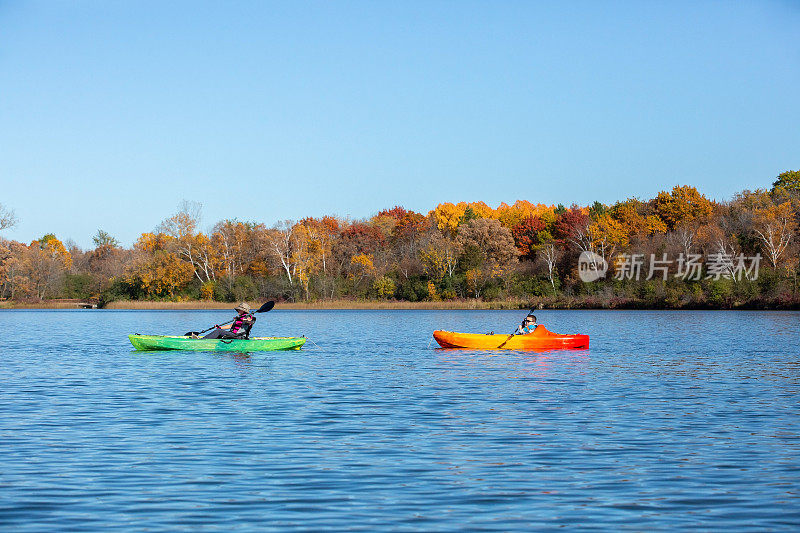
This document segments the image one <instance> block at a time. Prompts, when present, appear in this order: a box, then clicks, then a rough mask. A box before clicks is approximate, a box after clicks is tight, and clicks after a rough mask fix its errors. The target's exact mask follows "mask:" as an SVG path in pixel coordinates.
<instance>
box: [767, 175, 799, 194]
mask: <svg viewBox="0 0 800 533" xmlns="http://www.w3.org/2000/svg"><path fill="white" fill-rule="evenodd" d="M776 189H785V190H787V191H793V192H795V193H800V170H787V171H786V172H781V173H780V174H778V178H777V179H776V180H775V181H774V182H773V184H772V190H773V192H774V191H775V190H776Z"/></svg>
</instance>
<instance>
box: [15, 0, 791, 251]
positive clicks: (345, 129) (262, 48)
mask: <svg viewBox="0 0 800 533" xmlns="http://www.w3.org/2000/svg"><path fill="white" fill-rule="evenodd" d="M798 28H800V2H793V1H778V0H776V1H762V2H756V1H752V2H727V1H721V2H672V1H670V2H667V1H664V2H590V1H587V2H532V1H531V2H523V1H519V2H485V1H484V2H454V1H453V2H449V1H448V2H445V1H424V2H422V1H420V2H310V3H305V2H281V3H268V2H218V3H204V2H197V1H194V2H100V1H97V2H51V1H44V2H9V1H5V2H4V1H2V0H0V190H2V194H1V195H0V203H2V204H4V205H5V206H6V207H8V208H11V209H14V210H15V211H16V213H17V216H18V217H19V219H20V224H19V225H18V227H17V228H15V229H13V230H10V231H9V230H6V231H4V232H3V236H4V237H7V238H13V239H18V240H23V241H30V240H31V239H33V238H35V237H39V236H41V235H42V234H44V233H47V232H55V233H56V234H57V235H58V236H59V237H60V238H62V239H73V240H74V241H76V242H77V243H78V244H79V245H81V246H84V247H88V246H90V244H91V237H92V235H94V234H95V233H96V231H97V229H98V228H103V229H104V230H106V231H108V232H110V233H111V234H113V235H115V236H117V237H118V238H119V239H120V240H121V241H122V242H123V243H124V244H126V245H128V244H131V243H132V242H133V241H134V240H135V238H136V237H137V236H138V235H139V234H140V233H141V232H143V231H150V230H152V229H153V228H154V227H155V226H156V225H157V224H158V223H159V222H160V221H161V220H162V219H163V218H165V217H167V216H169V215H171V214H172V213H174V212H175V210H176V208H177V206H178V204H179V203H180V202H181V200H184V199H186V200H192V201H198V202H201V203H202V204H203V213H204V217H203V223H204V226H211V225H212V224H213V223H214V222H216V221H218V220H221V219H224V218H234V217H235V218H239V219H240V220H256V221H260V222H265V223H267V224H273V223H275V222H276V221H278V220H282V219H297V218H301V217H303V216H308V215H312V216H321V215H324V214H337V215H341V216H348V215H349V216H351V217H356V218H357V217H364V216H369V215H371V214H374V213H375V212H377V211H378V210H380V209H382V208H385V207H391V206H393V205H398V204H399V205H403V206H405V207H407V208H410V209H415V210H418V211H422V212H427V211H428V210H429V209H431V208H433V207H434V206H435V205H436V204H437V203H439V202H443V201H460V200H484V201H486V202H487V203H489V204H490V205H496V204H498V203H499V202H501V201H506V202H513V201H514V200H516V199H526V200H531V201H534V202H544V203H569V202H572V201H575V202H578V203H584V204H585V203H589V202H592V201H594V200H600V201H602V202H605V203H612V202H614V201H616V200H620V199H624V198H627V197H631V196H638V197H642V198H649V197H652V196H653V195H654V194H655V193H657V192H658V191H659V190H663V189H666V188H670V187H672V186H673V185H675V184H683V183H688V184H692V185H697V186H699V187H700V189H701V190H702V191H703V192H705V193H706V194H707V195H709V196H711V197H713V198H716V199H727V198H730V196H731V195H732V194H733V193H735V192H737V191H740V190H742V189H745V188H751V189H752V188H757V187H765V186H768V185H769V184H770V183H771V181H772V180H773V179H774V177H775V176H776V175H777V174H778V173H779V172H781V171H783V170H788V169H799V168H800V98H798V87H800V39H798V38H797V29H798Z"/></svg>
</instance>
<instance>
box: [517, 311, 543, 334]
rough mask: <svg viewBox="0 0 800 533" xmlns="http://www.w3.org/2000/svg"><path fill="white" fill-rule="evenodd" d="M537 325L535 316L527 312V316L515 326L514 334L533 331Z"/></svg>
mask: <svg viewBox="0 0 800 533" xmlns="http://www.w3.org/2000/svg"><path fill="white" fill-rule="evenodd" d="M537 327H539V325H538V324H537V323H536V316H535V315H534V314H533V313H528V316H526V317H525V320H523V321H522V324H520V325H519V326H517V331H515V332H514V334H515V335H527V334H528V333H533V332H534V331H535V330H536V328H537Z"/></svg>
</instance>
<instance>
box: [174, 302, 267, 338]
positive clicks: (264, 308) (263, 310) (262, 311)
mask: <svg viewBox="0 0 800 533" xmlns="http://www.w3.org/2000/svg"><path fill="white" fill-rule="evenodd" d="M273 307H275V302H273V301H272V300H270V301H268V302H267V303H265V304H264V305H262V306H261V307H259V308H258V309H256V310H255V311H253V314H255V313H266V312H267V311H271V310H272V308H273ZM233 320H236V319H235V318H234V319H233ZM233 320H228V321H227V322H224V323H222V324H220V326H224V325H225V324H230V323H232V322H233ZM216 327H217V326H212V327H210V328H208V329H204V330H203V331H187V332H186V333H185V334H184V335H183V336H184V337H189V336H190V335H200V334H201V333H205V332H206V331H211V330H212V329H214V328H216Z"/></svg>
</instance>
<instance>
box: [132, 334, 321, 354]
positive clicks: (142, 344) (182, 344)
mask: <svg viewBox="0 0 800 533" xmlns="http://www.w3.org/2000/svg"><path fill="white" fill-rule="evenodd" d="M128 338H129V339H130V340H131V344H133V347H134V348H136V349H137V350H194V351H197V352H211V351H225V352H266V351H271V350H299V349H300V347H301V346H303V345H304V344H305V343H306V338H305V337H250V338H249V339H193V338H191V337H174V336H168V335H128Z"/></svg>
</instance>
